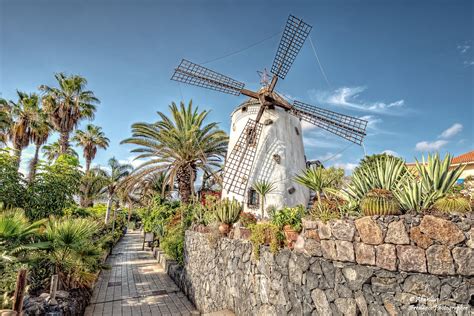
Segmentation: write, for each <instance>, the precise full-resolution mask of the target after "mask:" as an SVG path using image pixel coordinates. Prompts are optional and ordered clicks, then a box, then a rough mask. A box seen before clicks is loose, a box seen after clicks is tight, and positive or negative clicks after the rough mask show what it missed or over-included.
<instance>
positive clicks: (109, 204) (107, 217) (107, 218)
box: [105, 194, 113, 225]
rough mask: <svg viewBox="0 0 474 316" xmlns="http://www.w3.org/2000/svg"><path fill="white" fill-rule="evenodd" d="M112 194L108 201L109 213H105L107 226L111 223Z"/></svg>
mask: <svg viewBox="0 0 474 316" xmlns="http://www.w3.org/2000/svg"><path fill="white" fill-rule="evenodd" d="M112 197H113V195H112V194H109V196H108V201H107V211H106V212H105V224H106V225H107V224H108V223H109V218H110V210H111V208H112Z"/></svg>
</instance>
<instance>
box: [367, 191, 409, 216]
mask: <svg viewBox="0 0 474 316" xmlns="http://www.w3.org/2000/svg"><path fill="white" fill-rule="evenodd" d="M360 208H361V210H362V211H363V212H364V215H368V216H372V215H396V214H399V213H400V203H398V200H397V199H396V198H395V197H394V196H393V193H392V192H391V191H389V190H385V189H372V190H370V191H369V192H367V193H366V194H365V196H364V197H363V198H362V200H361V203H360Z"/></svg>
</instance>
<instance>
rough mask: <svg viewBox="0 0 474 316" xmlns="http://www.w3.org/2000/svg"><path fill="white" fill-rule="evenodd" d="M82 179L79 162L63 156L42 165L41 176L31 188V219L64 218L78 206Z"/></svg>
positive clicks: (29, 209) (40, 167)
mask: <svg viewBox="0 0 474 316" xmlns="http://www.w3.org/2000/svg"><path fill="white" fill-rule="evenodd" d="M80 178H81V172H80V170H79V161H78V160H77V158H74V157H71V156H66V155H63V156H60V157H59V158H58V159H57V160H56V161H55V162H54V163H53V164H52V165H46V164H40V166H39V173H38V174H37V175H36V177H35V179H34V181H33V182H32V183H31V185H30V186H29V187H28V189H27V200H26V204H25V207H24V208H25V210H26V214H27V216H28V217H29V218H31V219H40V218H45V217H48V216H50V215H62V212H63V209H65V208H67V207H70V206H72V205H74V198H73V197H74V195H75V194H76V193H77V191H78V188H79V183H80Z"/></svg>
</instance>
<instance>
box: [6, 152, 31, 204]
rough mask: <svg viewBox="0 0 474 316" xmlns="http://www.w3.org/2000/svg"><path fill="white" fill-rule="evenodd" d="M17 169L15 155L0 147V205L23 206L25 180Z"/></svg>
mask: <svg viewBox="0 0 474 316" xmlns="http://www.w3.org/2000/svg"><path fill="white" fill-rule="evenodd" d="M17 169H18V167H17V164H16V160H15V157H13V156H11V155H10V153H9V152H8V150H5V149H1V148H0V207H5V208H12V207H23V204H24V200H25V181H24V179H23V177H22V176H21V174H20V173H19V172H18V171H17Z"/></svg>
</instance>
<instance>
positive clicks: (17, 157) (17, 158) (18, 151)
mask: <svg viewBox="0 0 474 316" xmlns="http://www.w3.org/2000/svg"><path fill="white" fill-rule="evenodd" d="M22 151H23V149H22V148H21V147H18V146H15V145H13V152H14V155H15V161H16V166H17V170H19V169H20V162H21V152H22Z"/></svg>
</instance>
